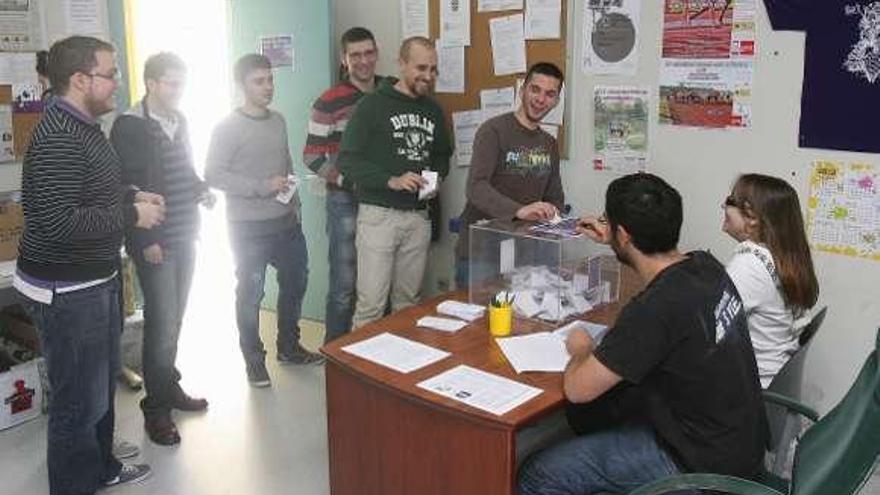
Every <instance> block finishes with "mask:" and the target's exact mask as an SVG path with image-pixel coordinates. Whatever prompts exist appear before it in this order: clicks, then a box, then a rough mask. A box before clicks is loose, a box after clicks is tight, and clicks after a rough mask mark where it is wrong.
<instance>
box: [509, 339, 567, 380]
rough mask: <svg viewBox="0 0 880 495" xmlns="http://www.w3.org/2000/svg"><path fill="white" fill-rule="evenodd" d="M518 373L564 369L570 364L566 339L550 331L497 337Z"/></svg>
mask: <svg viewBox="0 0 880 495" xmlns="http://www.w3.org/2000/svg"><path fill="white" fill-rule="evenodd" d="M495 340H496V342H498V346H499V347H501V350H502V351H503V352H504V356H505V357H506V358H507V360H508V361H509V362H510V365H511V366H513V369H514V370H516V372H517V373H522V372H524V371H556V372H559V371H564V370H565V365H566V364H568V359H569V356H568V351H566V350H565V341H564V340H562V339H561V338H559V337H558V336H556V335H553V334H552V333H550V332H540V333H532V334H529V335H522V336H519V337H507V338H503V339H495Z"/></svg>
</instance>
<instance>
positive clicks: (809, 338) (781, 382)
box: [767, 306, 828, 452]
mask: <svg viewBox="0 0 880 495" xmlns="http://www.w3.org/2000/svg"><path fill="white" fill-rule="evenodd" d="M827 312H828V307H827V306H825V307H823V308H822V309H820V310H819V311H818V312H816V313H815V314H814V315H813V317H812V318H811V319H810V322H809V323H807V325H806V326H805V327H804V329H803V330H802V331H801V335H800V347H799V348H798V350H797V351H796V352H795V353H794V355H792V356H791V358H789V360H788V361H787V362H786V363H785V365H784V366H783V367H782V369H780V370H779V372H778V373H777V374H776V376H774V377H773V381H771V382H770V385H769V386H768V387H767V390H768V391H770V392H776V393H778V394H782V395H784V396H786V397H790V398H792V399H795V400H797V401H802V400H803V397H802V394H801V388H802V384H803V379H804V363H805V362H806V360H807V350H808V349H809V348H810V346H811V345H812V343H813V337H814V336H815V335H816V332H817V331H818V330H819V327H820V326H822V322H823V321H824V320H825V314H826V313H827ZM786 418H787V415H786V411H785V409H784V408H782V407H779V406H775V405H773V404H768V405H767V422H768V424H769V425H770V451H771V452H780V451H781V450H782V449H786V448H788V446H787V445H780V443H781V442H782V443H785V442H787V440H788V438H786V436H785V435H783V434H782V433H783V431H784V430H785V428H786V421H787V419H786ZM799 430H800V429H799V428H798V431H799Z"/></svg>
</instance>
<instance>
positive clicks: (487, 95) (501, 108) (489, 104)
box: [480, 86, 516, 120]
mask: <svg viewBox="0 0 880 495" xmlns="http://www.w3.org/2000/svg"><path fill="white" fill-rule="evenodd" d="M515 94H516V90H515V89H514V88H513V86H511V87H509V88H498V89H483V90H481V91H480V109H481V110H482V111H483V114H484V115H485V118H486V119H487V120H488V119H491V118H492V117H495V116H497V115H501V114H504V113H508V112H512V111H514V110H516V104H515V103H514V99H513V97H514V95H515Z"/></svg>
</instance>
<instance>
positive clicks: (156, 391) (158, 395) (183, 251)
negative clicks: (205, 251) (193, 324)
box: [132, 241, 195, 412]
mask: <svg viewBox="0 0 880 495" xmlns="http://www.w3.org/2000/svg"><path fill="white" fill-rule="evenodd" d="M162 256H163V261H162V263H160V264H158V265H155V264H153V263H150V262H148V261H147V260H146V259H144V254H143V252H137V253H133V255H132V258H133V259H134V265H135V268H136V269H137V275H138V280H139V281H140V285H141V291H142V292H143V294H144V346H143V364H144V388H145V389H146V392H147V395H146V397H145V398H144V400H143V402H141V407H142V408H143V409H144V412H149V411H156V412H167V411H170V410H171V404H172V403H173V402H174V399H175V398H176V397H177V396H178V394H180V392H181V390H180V385H178V382H179V381H180V372H179V371H177V369H176V368H175V366H174V363H175V361H176V360H177V340H178V337H180V327H181V325H182V323H183V315H184V313H185V312H186V302H187V299H188V297H189V288H190V285H192V277H193V269H194V267H195V246H194V244H193V242H192V241H190V242H183V243H180V244H174V245H171V246H167V247H163V248H162Z"/></svg>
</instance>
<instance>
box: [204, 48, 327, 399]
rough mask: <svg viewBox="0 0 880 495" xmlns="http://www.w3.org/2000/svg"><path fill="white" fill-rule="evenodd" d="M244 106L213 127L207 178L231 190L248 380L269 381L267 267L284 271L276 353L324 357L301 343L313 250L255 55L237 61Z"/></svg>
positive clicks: (269, 83)
mask: <svg viewBox="0 0 880 495" xmlns="http://www.w3.org/2000/svg"><path fill="white" fill-rule="evenodd" d="M235 80H236V83H237V84H238V86H239V88H240V90H241V92H242V94H243V96H244V104H243V105H242V106H241V107H239V108H238V109H236V110H235V111H234V112H233V113H232V114H231V115H229V116H228V117H227V118H226V119H225V120H223V121H222V122H221V123H220V124H218V125H217V127H216V128H215V129H214V134H213V136H212V139H211V145H210V149H209V151H208V159H207V169H206V172H205V179H206V180H207V182H208V184H209V185H211V186H212V187H216V188H217V189H220V190H222V191H223V192H225V193H226V207H227V208H226V215H227V219H228V221H229V237H230V240H231V242H232V251H233V253H234V255H235V264H236V269H235V275H236V278H237V281H238V282H237V286H236V291H235V299H236V300H235V314H236V321H237V324H238V332H239V337H240V339H239V342H240V345H241V352H242V354H243V355H244V359H245V365H246V370H247V375H248V380H249V381H250V383H251V385H253V386H255V387H267V386H269V385H270V383H271V382H270V380H269V373H268V372H267V370H266V364H265V354H266V351H265V350H264V348H263V342H262V340H260V332H259V321H260V318H259V312H260V302H261V301H262V299H263V284H264V282H265V278H266V265H272V266H273V267H275V269H276V270H277V272H278V302H277V306H278V320H277V322H278V323H277V325H278V336H277V340H276V343H277V350H278V353H277V357H278V361H279V362H281V363H282V364H286V363H293V364H312V363H321V362H322V361H323V358H321V357H320V356H319V355H317V354H314V353H311V352H309V351H307V350H306V349H304V348H303V347H302V345H300V343H299V337H300V330H299V317H300V310H301V307H302V299H303V296H304V295H305V291H306V283H307V280H308V253H307V250H306V241H305V237H304V236H303V232H302V226H301V224H300V213H299V197H298V196H297V194H296V193H295V191H291V190H290V189H291V188H292V187H295V182H293V181H292V180H289V179H288V177H289V176H290V177H292V176H291V174H292V172H293V163H292V161H291V158H290V150H289V148H288V144H287V124H286V123H285V121H284V118H283V117H282V116H281V115H280V114H279V113H277V112H275V111H273V110H270V109H269V104H270V103H271V102H272V97H273V95H274V82H273V78H272V65H271V63H270V61H269V59H268V58H266V57H264V56H262V55H256V54H249V55H245V56H243V57H242V58H240V59H239V60H238V62H236V64H235Z"/></svg>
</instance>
